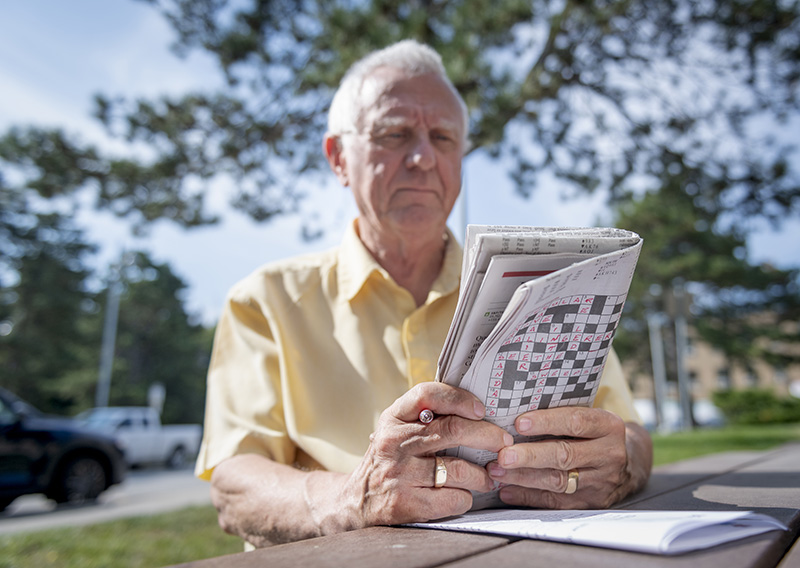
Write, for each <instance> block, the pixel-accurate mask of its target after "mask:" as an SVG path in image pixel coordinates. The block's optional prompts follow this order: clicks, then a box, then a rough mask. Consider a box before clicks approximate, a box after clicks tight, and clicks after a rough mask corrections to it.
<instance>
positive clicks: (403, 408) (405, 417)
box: [391, 382, 486, 422]
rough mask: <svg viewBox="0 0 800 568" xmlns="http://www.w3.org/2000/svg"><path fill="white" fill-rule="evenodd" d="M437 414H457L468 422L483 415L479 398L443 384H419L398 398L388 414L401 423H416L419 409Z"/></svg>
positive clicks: (483, 409)
mask: <svg viewBox="0 0 800 568" xmlns="http://www.w3.org/2000/svg"><path fill="white" fill-rule="evenodd" d="M425 409H427V410H430V411H431V412H433V414H434V416H436V415H456V416H461V417H463V418H467V419H469V420H481V419H482V418H483V416H484V414H485V412H486V409H485V408H484V406H483V404H482V403H481V402H480V400H478V398H477V397H476V396H475V395H474V394H472V393H470V392H468V391H466V390H464V389H460V388H456V387H453V386H450V385H446V384H444V383H435V382H430V383H421V384H419V385H417V386H415V387H414V388H412V389H411V390H409V391H408V392H407V393H406V394H404V395H403V396H401V397H400V398H399V399H397V400H396V401H395V402H394V404H393V405H392V406H391V413H392V415H394V416H395V417H396V418H398V419H399V420H402V421H403V422H415V421H417V420H419V414H420V412H421V411H422V410H425Z"/></svg>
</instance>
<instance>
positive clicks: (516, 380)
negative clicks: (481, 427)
mask: <svg viewBox="0 0 800 568" xmlns="http://www.w3.org/2000/svg"><path fill="white" fill-rule="evenodd" d="M641 247H642V239H641V237H640V236H639V235H637V234H636V233H633V232H631V231H626V230H623V229H615V228H546V227H524V226H506V225H469V226H468V227H467V232H466V238H465V242H464V260H463V263H464V266H463V270H462V283H461V290H460V292H459V298H458V303H457V306H456V312H455V315H454V317H453V322H452V324H451V327H450V330H449V332H448V334H447V337H446V339H445V344H444V347H443V348H442V353H441V355H440V357H439V361H438V367H437V376H436V380H437V381H440V382H444V383H447V384H450V385H454V386H459V387H461V388H464V389H466V390H469V391H470V392H472V393H474V394H475V395H477V396H478V398H480V399H481V400H482V401H483V403H484V405H485V406H486V409H487V410H486V420H488V421H489V422H492V423H494V424H497V425H499V426H501V427H502V428H505V429H506V430H507V431H508V432H510V433H511V434H512V435H513V436H514V437H515V440H516V441H518V442H519V441H524V440H525V438H524V437H522V436H520V435H519V434H518V433H517V432H516V430H515V429H514V419H515V418H516V417H517V416H518V415H519V414H521V413H523V412H527V411H529V410H535V409H539V408H553V407H558V406H571V405H580V406H591V405H592V403H593V401H594V397H595V394H596V392H597V386H598V383H599V379H600V376H601V374H602V371H603V367H604V365H605V361H606V358H607V355H608V352H609V350H610V347H611V342H612V340H613V337H614V333H615V331H616V327H617V325H618V323H619V319H620V316H621V314H622V309H623V306H624V304H625V299H626V297H627V294H628V289H629V287H630V284H631V280H632V278H633V272H634V269H635V267H636V262H637V260H638V258H639V253H640V251H641ZM445 453H446V455H451V456H456V457H460V458H463V459H467V460H469V461H472V462H475V463H478V464H480V465H485V464H487V463H489V462H490V461H492V460H494V459H495V458H496V457H497V455H496V454H494V453H492V452H485V451H479V450H474V449H472V448H465V447H460V448H453V449H451V450H447V451H446V452H445ZM498 504H499V500H498V499H497V497H496V494H495V493H493V494H485V495H476V496H475V508H483V507H487V506H493V505H498Z"/></svg>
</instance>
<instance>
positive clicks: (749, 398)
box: [713, 389, 800, 424]
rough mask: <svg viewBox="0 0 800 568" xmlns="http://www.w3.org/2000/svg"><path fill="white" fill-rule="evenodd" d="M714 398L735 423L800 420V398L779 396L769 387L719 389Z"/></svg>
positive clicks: (721, 409) (768, 422) (776, 422)
mask: <svg viewBox="0 0 800 568" xmlns="http://www.w3.org/2000/svg"><path fill="white" fill-rule="evenodd" d="M713 401H714V404H715V405H716V406H717V408H719V409H720V411H722V413H723V414H724V415H725V418H726V419H727V420H728V422H729V423H731V424H778V423H788V422H800V398H794V397H788V396H787V397H779V396H777V395H775V393H774V392H772V391H771V390H768V389H744V390H727V391H719V392H715V393H714V394H713Z"/></svg>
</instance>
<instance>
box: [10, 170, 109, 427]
mask: <svg viewBox="0 0 800 568" xmlns="http://www.w3.org/2000/svg"><path fill="white" fill-rule="evenodd" d="M0 202H2V204H3V207H1V208H0V236H2V238H0V282H2V291H0V326H2V328H3V330H2V333H1V334H0V368H2V369H3V376H2V382H3V386H5V387H6V388H8V389H10V390H12V391H14V392H15V393H16V394H17V395H18V396H20V397H22V398H24V399H26V400H29V401H30V402H32V403H35V404H37V405H38V406H40V407H41V408H42V410H46V411H50V412H56V413H68V412H70V411H71V410H72V409H73V408H74V407H76V406H80V405H81V404H83V403H85V402H86V401H87V400H88V399H87V398H86V394H87V393H86V392H85V389H84V388H83V387H85V385H80V386H78V385H77V384H75V385H73V386H74V387H77V388H66V387H65V384H64V383H63V382H62V380H61V378H62V377H63V376H65V375H69V374H74V373H79V372H80V370H81V369H85V368H86V366H87V365H88V366H92V365H93V366H94V368H95V369H96V368H97V363H96V361H97V359H96V357H95V355H94V353H90V352H89V351H87V349H86V345H87V344H93V343H94V342H95V340H96V338H97V337H98V336H97V335H96V328H95V327H93V326H92V325H91V323H90V321H91V320H92V319H93V318H94V315H93V311H92V310H93V307H94V294H93V293H92V292H91V291H90V290H88V289H87V286H86V281H87V278H88V277H89V272H88V271H87V270H86V269H85V268H84V265H83V263H84V258H85V257H86V256H88V255H89V254H91V253H92V252H93V251H94V247H92V246H91V245H89V244H87V243H86V242H84V238H83V233H82V231H81V230H80V229H78V228H76V227H75V226H74V224H73V223H72V222H71V221H70V220H69V219H67V218H66V217H65V216H63V215H60V214H58V213H46V212H41V211H36V210H34V209H33V208H32V207H31V206H30V204H29V203H28V201H27V200H26V199H24V198H23V196H21V195H19V194H17V193H16V192H15V191H14V190H9V189H7V188H5V187H2V186H1V185H0Z"/></svg>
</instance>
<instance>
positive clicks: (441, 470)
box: [433, 456, 447, 489]
mask: <svg viewBox="0 0 800 568" xmlns="http://www.w3.org/2000/svg"><path fill="white" fill-rule="evenodd" d="M445 483H447V466H446V465H444V460H443V459H442V458H440V457H439V456H436V470H435V471H434V474H433V486H434V487H436V488H437V489H438V488H439V487H443V486H444V484H445Z"/></svg>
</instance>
